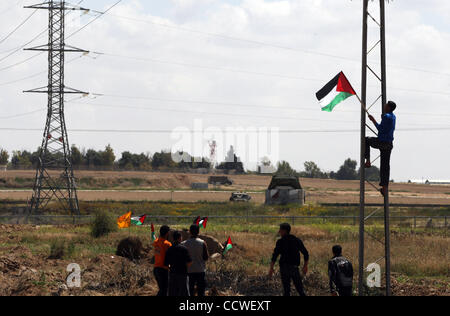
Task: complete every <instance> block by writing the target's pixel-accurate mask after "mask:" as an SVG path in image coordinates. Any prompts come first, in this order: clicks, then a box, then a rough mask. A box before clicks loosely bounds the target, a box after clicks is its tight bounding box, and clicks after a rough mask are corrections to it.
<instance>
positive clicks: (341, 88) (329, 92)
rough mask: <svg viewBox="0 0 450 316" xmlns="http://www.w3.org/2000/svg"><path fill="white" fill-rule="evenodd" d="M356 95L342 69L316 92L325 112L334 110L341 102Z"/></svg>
mask: <svg viewBox="0 0 450 316" xmlns="http://www.w3.org/2000/svg"><path fill="white" fill-rule="evenodd" d="M354 95H356V92H355V90H353V87H352V85H351V84H350V82H349V81H348V79H347V77H346V76H345V75H344V73H343V72H342V71H341V72H340V73H339V74H338V75H337V76H336V77H334V78H333V79H332V80H331V81H330V82H328V83H327V84H326V85H325V87H323V88H322V89H321V90H320V91H319V92H317V93H316V97H317V100H319V103H320V105H321V107H322V111H325V112H331V111H333V109H334V108H335V107H336V106H337V105H338V104H339V103H341V102H342V101H344V100H346V99H347V98H350V97H352V96H354Z"/></svg>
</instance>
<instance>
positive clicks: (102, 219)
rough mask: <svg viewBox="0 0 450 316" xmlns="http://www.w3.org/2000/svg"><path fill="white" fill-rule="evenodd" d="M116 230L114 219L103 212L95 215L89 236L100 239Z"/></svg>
mask: <svg viewBox="0 0 450 316" xmlns="http://www.w3.org/2000/svg"><path fill="white" fill-rule="evenodd" d="M116 230H117V224H116V222H115V221H114V219H113V218H112V217H110V216H108V215H107V214H106V213H104V212H100V213H97V215H96V216H95V219H94V221H93V222H92V226H91V234H92V236H93V237H94V238H100V237H103V236H106V235H108V234H109V233H112V232H115V231H116Z"/></svg>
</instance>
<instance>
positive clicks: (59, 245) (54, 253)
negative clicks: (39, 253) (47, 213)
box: [48, 239, 66, 259]
mask: <svg viewBox="0 0 450 316" xmlns="http://www.w3.org/2000/svg"><path fill="white" fill-rule="evenodd" d="M65 247H66V243H65V241H64V240H61V239H54V240H52V242H51V243H50V255H49V256H48V258H49V259H62V258H63V257H64V254H65V251H64V250H65Z"/></svg>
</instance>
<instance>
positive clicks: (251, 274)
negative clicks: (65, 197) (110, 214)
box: [0, 225, 450, 296]
mask: <svg viewBox="0 0 450 316" xmlns="http://www.w3.org/2000/svg"><path fill="white" fill-rule="evenodd" d="M62 232H63V233H62ZM64 232H65V233H64ZM224 233H227V234H228V233H229V232H223V233H221V234H220V235H221V237H223V236H222V235H223V234H224ZM295 233H296V234H300V233H301V234H302V238H304V240H306V241H307V244H306V245H307V247H308V248H310V250H311V254H312V256H313V260H312V263H311V265H310V272H309V274H308V276H307V277H306V278H305V288H306V290H307V293H308V295H311V296H318V295H319V296H325V295H329V293H328V288H327V280H326V277H325V276H324V272H323V271H320V270H324V269H325V268H322V266H324V264H325V263H326V261H325V262H322V261H321V262H320V264H318V263H317V262H315V261H316V260H317V258H318V256H321V255H322V252H323V255H325V256H327V255H328V248H327V247H328V242H329V241H328V238H329V236H327V233H326V232H324V231H320V230H318V229H315V228H312V227H307V226H303V227H298V228H296V230H295ZM115 234H116V235H114V236H111V237H105V238H106V239H105V238H104V239H100V240H93V239H90V238H89V236H88V235H87V231H83V230H80V228H74V227H71V226H67V227H65V226H64V227H63V226H61V227H56V228H50V227H44V226H17V225H15V226H13V225H0V295H7V296H10V295H13V296H35V295H38V296H68V295H75V296H77V295H82V296H105V295H107V296H123V295H127V296H137V295H138V296H153V295H156V293H157V286H156V282H155V280H154V277H153V273H152V271H153V266H152V265H151V263H150V258H151V256H152V252H151V249H150V248H147V250H146V256H144V258H142V259H141V260H139V261H137V262H131V261H129V260H127V259H124V258H121V257H118V256H116V255H115V254H114V249H115V245H116V244H117V241H118V240H120V238H123V235H127V233H124V234H121V233H115ZM216 237H217V236H216ZM30 238H31V239H30ZM53 238H65V239H67V240H72V241H73V242H75V243H77V245H78V246H77V247H80V249H84V250H83V251H81V252H77V253H76V255H75V256H74V257H72V258H70V259H66V258H64V259H49V258H48V254H49V250H48V249H47V248H46V247H43V246H44V245H46V244H48V242H50V241H51V240H52V239H53ZM145 238H148V234H146V235H145V237H144V239H143V241H144V246H146V245H148V240H147V239H145ZM261 238H262V239H264V241H266V243H265V244H267V245H266V246H264V247H261V244H260V243H261ZM416 238H419V237H417V236H416ZM233 239H234V244H235V247H234V248H233V250H232V251H230V253H229V255H228V256H227V257H228V258H226V259H219V260H218V261H213V262H211V261H210V262H209V263H208V274H207V278H208V284H209V286H208V291H207V295H209V296H225V295H246V296H253V295H258V296H259V295H261V296H264V295H280V294H281V292H282V290H281V284H280V283H281V282H280V280H279V275H278V274H276V275H275V277H274V278H273V279H269V278H268V277H267V262H265V263H264V264H263V265H262V264H261V260H262V259H261V257H262V258H264V257H266V256H268V255H269V254H270V250H271V249H272V248H271V247H272V245H273V242H274V240H272V239H273V237H272V236H269V235H267V234H256V233H250V234H249V233H234V235H233ZM423 240H424V239H423V237H420V242H423ZM93 241H94V242H93ZM267 241H269V243H267ZM399 241H400V240H398V241H396V242H399ZM87 243H88V244H90V246H92V244H93V243H97V244H98V245H101V244H104V245H109V244H110V246H111V247H110V248H105V247H103V248H95V253H86V252H85V251H86V249H85V248H86V244H87ZM32 245H34V246H32ZM38 246H39V247H43V248H36V247H38ZM322 248H323V249H322ZM92 249H93V248H92ZM91 251H94V250H91ZM434 255H436V254H434ZM444 257H445V255H444ZM325 260H326V259H325ZM415 260H417V259H415ZM73 262H76V263H77V264H79V266H80V268H81V277H82V279H81V287H80V288H74V289H69V288H68V287H67V285H66V284H67V283H66V280H67V277H68V275H69V272H67V266H68V265H69V264H71V263H73ZM318 267H320V269H319V268H318ZM392 289H393V294H394V295H396V296H411V295H412V296H450V288H449V287H448V282H447V281H445V278H444V279H442V280H440V278H420V279H417V278H415V279H413V278H409V277H407V276H405V275H404V274H398V273H393V276H392Z"/></svg>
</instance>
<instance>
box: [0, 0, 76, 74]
mask: <svg viewBox="0 0 450 316" xmlns="http://www.w3.org/2000/svg"><path fill="white" fill-rule="evenodd" d="M83 1H84V0H80V1H79V2H78V3H77V5H79V4H81V3H82V2H83ZM36 11H37V9H36V10H35V11H33V13H35V12H36ZM70 13H71V11H68V12H67V13H65V16H67V15H68V14H70ZM47 31H48V27H47V28H46V29H45V30H43V31H42V32H40V33H39V34H38V35H36V36H35V37H33V39H32V40H30V41H28V42H26V43H25V44H23V45H20V46H18V47H15V48H13V49H10V50H8V51H6V52H5V53H9V54H7V55H6V56H4V57H2V58H0V62H2V61H4V60H5V59H7V58H9V57H11V56H12V55H14V54H16V53H18V52H19V51H22V49H24V48H25V47H26V46H28V45H29V44H31V43H32V42H34V41H36V40H37V39H38V38H40V37H41V36H42V35H44V34H46V33H47ZM43 53H44V52H40V53H38V54H36V55H34V56H32V57H30V58H27V59H25V60H23V61H21V62H19V63H16V64H13V65H11V66H7V67H4V68H1V69H0V71H3V70H6V69H10V68H12V67H15V66H17V65H20V64H23V63H25V62H27V61H29V60H31V59H33V58H35V57H37V56H39V55H41V54H43Z"/></svg>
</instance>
